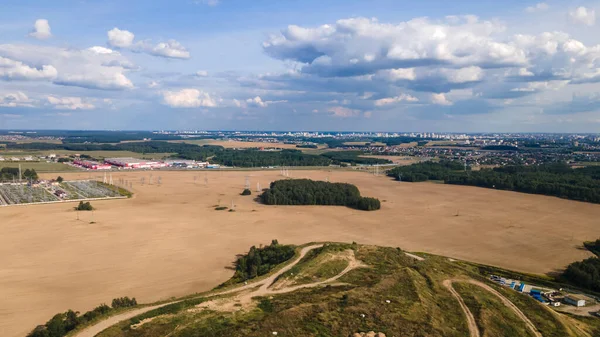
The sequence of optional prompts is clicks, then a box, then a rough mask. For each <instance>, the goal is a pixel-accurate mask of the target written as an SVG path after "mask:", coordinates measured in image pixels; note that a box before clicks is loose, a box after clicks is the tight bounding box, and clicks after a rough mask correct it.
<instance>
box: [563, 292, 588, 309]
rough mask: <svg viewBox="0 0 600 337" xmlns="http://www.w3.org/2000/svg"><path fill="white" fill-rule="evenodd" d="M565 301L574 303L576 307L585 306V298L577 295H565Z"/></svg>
mask: <svg viewBox="0 0 600 337" xmlns="http://www.w3.org/2000/svg"><path fill="white" fill-rule="evenodd" d="M565 303H567V304H570V305H574V306H576V307H584V306H585V300H584V299H583V298H581V297H579V296H577V295H568V296H565Z"/></svg>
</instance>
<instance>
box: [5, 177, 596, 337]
mask: <svg viewBox="0 0 600 337" xmlns="http://www.w3.org/2000/svg"><path fill="white" fill-rule="evenodd" d="M94 174H97V175H100V173H94V172H73V173H64V174H61V176H62V177H63V178H65V180H66V181H73V180H87V179H95V180H98V179H99V180H100V181H102V177H98V176H94ZM150 174H153V183H152V184H150V181H149V179H150ZM289 175H290V177H291V178H309V179H315V180H323V181H325V180H329V181H331V182H347V183H351V184H353V185H356V186H357V187H358V188H359V190H360V192H361V194H362V195H368V196H371V197H375V198H378V199H379V200H381V209H380V210H378V211H376V212H363V211H358V210H353V209H349V208H346V207H334V206H269V205H262V204H259V203H257V202H256V201H254V197H255V196H256V195H257V192H256V190H257V188H258V189H262V188H266V187H268V186H269V184H270V183H271V182H272V181H275V180H279V179H286V178H287V177H284V176H282V175H281V173H280V171H279V170H265V171H251V170H245V171H231V172H230V171H224V170H220V171H219V170H215V171H211V170H206V171H153V172H147V171H119V172H113V173H112V176H113V180H114V181H118V180H119V179H124V180H127V181H129V182H133V187H132V188H131V189H130V190H131V191H132V192H133V193H134V196H133V198H127V199H122V200H113V201H110V200H98V201H94V202H93V206H94V208H96V210H95V211H94V215H93V219H92V215H91V212H90V213H85V212H83V213H82V212H80V218H79V219H77V217H76V215H75V212H74V211H73V208H72V207H71V206H72V204H68V205H67V204H64V203H54V204H45V205H35V206H27V207H0V219H2V220H1V221H0V266H1V267H0V275H1V277H0V298H2V304H3V305H2V309H0V331H2V332H3V337H4V336H6V337H22V336H24V335H26V334H27V332H28V331H30V329H31V328H32V327H34V326H35V325H36V324H40V323H43V322H45V321H47V320H48V319H49V318H50V317H51V316H52V315H53V314H55V313H58V312H62V311H64V310H66V309H68V308H71V309H73V310H77V311H80V312H85V311H87V310H90V309H92V308H93V307H95V306H97V305H98V304H100V303H107V302H109V301H110V300H111V299H112V298H115V297H120V296H131V297H136V298H137V299H138V301H139V302H140V303H152V302H155V301H159V300H166V299H169V298H171V297H173V296H175V297H177V296H186V295H189V294H193V293H196V292H203V291H207V290H209V289H212V288H213V287H215V286H217V285H218V284H221V283H223V282H225V281H227V280H228V279H229V278H230V277H231V276H232V275H233V271H232V270H231V269H228V267H229V266H231V264H232V262H233V261H234V259H235V256H236V254H240V253H243V250H244V249H247V248H248V247H250V246H252V245H256V246H259V245H260V244H267V243H269V242H271V240H272V239H278V240H279V241H280V242H285V243H291V244H304V243H306V242H324V241H337V242H353V241H356V242H358V243H361V244H366V245H378V246H387V247H400V248H402V249H403V250H406V251H416V252H428V253H431V254H437V255H442V256H448V257H452V258H454V259H459V260H467V261H472V262H476V263H481V264H486V265H493V266H498V267H503V268H506V269H510V270H516V271H520V272H526V273H533V274H545V273H550V272H554V271H557V270H560V269H562V268H564V267H565V266H567V265H568V264H569V263H572V262H574V261H580V260H583V259H585V258H588V257H591V256H592V254H591V253H589V252H588V251H586V250H583V249H581V243H582V242H584V241H590V240H596V239H597V238H598V236H599V232H598V219H599V218H600V205H596V204H589V203H582V202H576V201H570V200H564V199H559V198H554V197H548V196H541V195H530V194H522V193H515V192H508V191H500V190H493V189H483V188H477V187H469V186H458V185H443V184H431V183H402V182H395V181H393V180H391V179H390V178H388V177H385V176H374V175H372V174H371V175H370V174H367V173H364V172H357V171H353V170H348V171H343V170H290V171H289ZM40 176H41V178H45V179H49V178H56V174H40ZM158 176H160V177H161V178H162V183H161V184H160V185H159V184H157V183H156V182H157V178H158ZM246 177H248V180H249V184H250V187H251V189H252V194H253V195H252V196H240V193H241V192H242V190H243V189H244V187H245V181H246ZM142 179H144V180H145V183H144V184H142V183H141V182H142ZM217 205H218V206H223V207H228V208H233V209H234V210H235V211H233V212H228V211H225V212H224V211H216V210H215V208H216V206H217ZM92 220H93V222H94V224H90V222H92ZM308 267H310V266H308ZM341 267H342V264H339V263H338V262H336V263H331V265H329V266H326V267H325V269H324V270H319V268H316V269H314V270H315V272H318V273H319V275H321V276H317V277H318V278H319V279H321V278H323V277H327V276H328V275H330V273H335V272H336V271H338V270H339V268H341ZM40 275H44V277H43V278H41V277H40ZM349 275H350V274H349ZM310 277H311V278H312V276H310ZM294 282H298V283H304V282H307V280H302V279H298V280H297V281H294ZM48 289H52V291H48ZM340 296H341V295H340ZM164 335H166V333H165V334H163V336H164Z"/></svg>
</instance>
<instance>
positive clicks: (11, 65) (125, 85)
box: [0, 44, 134, 90]
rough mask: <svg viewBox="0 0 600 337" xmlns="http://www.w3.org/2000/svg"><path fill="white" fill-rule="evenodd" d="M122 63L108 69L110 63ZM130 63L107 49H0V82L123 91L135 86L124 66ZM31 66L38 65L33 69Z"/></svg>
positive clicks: (19, 46)
mask: <svg viewBox="0 0 600 337" xmlns="http://www.w3.org/2000/svg"><path fill="white" fill-rule="evenodd" d="M113 61H114V62H119V64H114V65H112V66H108V65H109V64H111V62H113ZM127 63H129V61H128V60H127V59H126V58H125V57H123V56H122V55H121V54H120V53H118V52H113V53H108V49H106V50H104V49H98V48H94V47H92V48H90V49H83V50H78V49H66V48H59V47H48V46H32V45H14V44H3V45H0V79H8V80H14V79H22V80H24V79H30V80H51V81H52V82H54V83H55V84H59V85H67V86H79V87H84V88H90V89H104V90H123V89H130V88H133V87H134V85H133V83H132V82H131V80H129V78H127V76H126V75H125V73H126V71H127V69H126V68H124V67H123V66H122V65H124V64H127ZM29 64H30V65H36V67H35V68H34V67H31V66H29Z"/></svg>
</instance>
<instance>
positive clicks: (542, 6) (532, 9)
mask: <svg viewBox="0 0 600 337" xmlns="http://www.w3.org/2000/svg"><path fill="white" fill-rule="evenodd" d="M548 8H550V6H548V4H547V3H545V2H539V3H537V4H535V5H534V6H529V7H527V8H525V11H526V12H527V13H537V12H544V11H547V10H548Z"/></svg>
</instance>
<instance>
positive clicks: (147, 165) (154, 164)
mask: <svg viewBox="0 0 600 337" xmlns="http://www.w3.org/2000/svg"><path fill="white" fill-rule="evenodd" d="M104 162H105V163H107V164H110V165H113V166H117V167H121V168H129V169H154V168H161V167H166V166H167V164H165V163H163V162H161V161H153V160H144V159H138V158H131V157H123V158H106V159H104Z"/></svg>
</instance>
